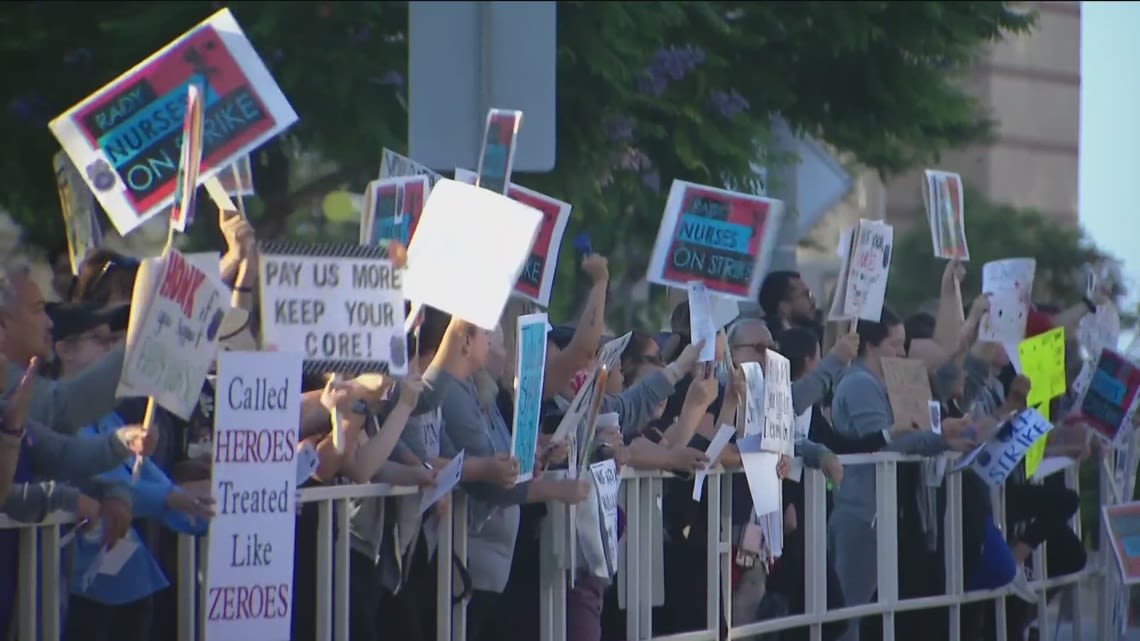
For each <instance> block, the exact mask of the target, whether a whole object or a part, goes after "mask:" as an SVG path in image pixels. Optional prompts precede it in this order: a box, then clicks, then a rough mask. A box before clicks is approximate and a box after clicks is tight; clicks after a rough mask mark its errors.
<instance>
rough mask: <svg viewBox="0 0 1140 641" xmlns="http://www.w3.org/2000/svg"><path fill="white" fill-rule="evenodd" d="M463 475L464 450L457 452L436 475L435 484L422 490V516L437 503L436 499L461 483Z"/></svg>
mask: <svg viewBox="0 0 1140 641" xmlns="http://www.w3.org/2000/svg"><path fill="white" fill-rule="evenodd" d="M462 476H463V450H460V452H459V454H456V455H455V457H453V458H452V459H451V460H450V461H448V462H447V465H445V466H444V468H443V469H442V470H440V471H439V473H438V474H436V476H435V485H432V486H431V487H428V488H424V490H423V491H422V492H420V516H423V513H424V512H427V509H428V508H429V507H431V506H433V505H435V503H436V501H438V500H440V499H441V498H443V497H444V496H446V495H447V494H448V493H449V492H451V490H452V489H453V488H454V487H455V486H456V485H458V484H459V479H460V477H462Z"/></svg>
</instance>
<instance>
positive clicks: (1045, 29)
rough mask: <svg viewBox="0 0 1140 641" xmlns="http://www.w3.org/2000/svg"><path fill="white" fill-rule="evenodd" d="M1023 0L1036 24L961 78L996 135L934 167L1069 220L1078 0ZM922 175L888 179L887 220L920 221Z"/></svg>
mask: <svg viewBox="0 0 1140 641" xmlns="http://www.w3.org/2000/svg"><path fill="white" fill-rule="evenodd" d="M1025 4H1026V5H1028V7H1029V8H1032V9H1033V10H1035V11H1037V13H1038V24H1037V28H1036V29H1035V30H1034V31H1033V33H1032V34H1030V35H1028V36H1024V37H1018V38H1010V39H1007V40H1006V41H1004V42H1002V43H999V44H996V45H994V46H993V47H991V49H990V50H989V51H988V52H987V53H986V55H985V56H984V57H983V58H982V59H981V60H980V61H979V62H978V64H977V65H976V66H975V67H974V69H972V70H971V73H970V76H969V78H968V79H967V81H966V83H967V86H968V87H969V88H970V89H971V91H972V93H973V94H974V95H975V96H976V97H977V98H978V101H979V102H980V103H981V107H982V109H984V110H986V111H987V112H988V113H989V114H990V117H991V118H993V119H994V120H996V121H997V122H998V127H997V131H996V139H995V141H994V142H993V143H992V144H989V145H977V146H974V147H971V148H967V149H965V150H961V151H956V152H950V153H947V154H944V155H943V158H942V162H941V164H940V165H939V166H938V168H939V169H945V170H948V171H956V172H958V173H959V174H961V175H962V179H963V181H965V182H966V184H967V185H969V186H970V187H971V188H973V189H975V190H977V191H978V192H980V193H982V194H983V195H985V196H986V197H987V198H989V199H990V200H991V201H993V202H997V203H1003V204H1009V205H1014V206H1017V207H1025V208H1032V209H1036V210H1038V211H1040V212H1041V213H1042V214H1044V215H1046V216H1049V217H1050V218H1052V219H1054V220H1056V221H1058V222H1061V223H1065V224H1069V225H1075V224H1077V202H1078V201H1077V184H1078V183H1077V180H1078V179H1077V166H1078V156H1079V153H1080V87H1081V73H1080V70H1081V8H1080V3H1079V2H1031V3H1025ZM921 174H922V168H919V169H917V170H914V171H911V172H908V173H906V174H903V175H901V176H898V177H896V178H894V179H892V180H891V181H890V183H889V184H888V185H887V207H886V213H887V219H888V220H889V221H890V222H891V223H892V224H895V225H907V224H914V223H915V222H922V221H923V217H922V197H921V184H922V183H921ZM966 218H967V221H968V220H969V203H966Z"/></svg>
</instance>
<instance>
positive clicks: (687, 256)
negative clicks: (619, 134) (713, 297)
mask: <svg viewBox="0 0 1140 641" xmlns="http://www.w3.org/2000/svg"><path fill="white" fill-rule="evenodd" d="M783 214H784V203H783V202H781V201H779V200H774V199H772V198H764V197H762V196H753V195H751V194H741V193H737V192H732V191H728V190H726V189H717V188H715V187H706V186H704V185H697V184H694V183H690V182H685V181H682V180H674V181H673V186H672V187H671V188H670V189H669V199H668V200H667V201H666V203H665V213H664V214H663V216H662V218H661V226H660V228H658V230H657V241H656V242H655V243H654V245H653V256H652V257H651V258H650V260H649V274H648V276H647V278H648V279H649V282H651V283H658V284H660V285H666V286H668V287H678V288H684V287H685V284H686V283H688V282H689V281H693V280H699V281H702V282H703V283H704V284H705V285H706V286H707V287H708V288H709V291H710V292H713V293H716V294H723V295H725V296H731V297H733V298H736V299H740V300H746V301H755V300H756V296H757V294H758V293H759V290H760V281H761V280H763V278H764V274H765V272H766V271H767V269H768V263H769V262H771V258H772V250H773V249H774V248H775V246H776V241H777V237H778V236H779V233H780V220H781V219H782V217H783Z"/></svg>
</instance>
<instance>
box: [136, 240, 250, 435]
mask: <svg viewBox="0 0 1140 641" xmlns="http://www.w3.org/2000/svg"><path fill="white" fill-rule="evenodd" d="M214 261H215V264H216V262H217V255H216V254H214ZM229 300H230V296H229V292H228V291H225V290H224V288H223V287H222V286H221V285H220V283H218V282H217V281H216V279H215V278H210V277H208V275H207V273H206V272H205V271H204V270H202V269H201V268H199V267H198V266H196V265H195V264H194V263H192V262H191V261H190V260H188V259H187V258H186V257H185V256H183V255H182V254H180V253H179V252H178V251H176V250H169V251H168V252H167V253H166V254H164V255H163V256H160V257H158V258H148V259H147V260H144V261H143V262H142V264H141V265H140V267H139V274H138V277H136V278H135V286H134V291H133V293H132V294H131V303H132V304H131V318H130V323H129V325H128V327H127V352H126V356H125V357H124V358H123V372H122V376H121V377H120V380H119V387H118V389H117V390H116V392H115V395H116V396H117V397H120V398H124V397H126V398H131V397H143V396H149V397H151V398H153V399H154V400H155V402H157V403H158V404H159V405H160V406H162V407H163V408H165V409H167V410H169V411H170V412H171V413H173V414H174V415H176V416H178V417H179V418H181V419H183V420H190V415H191V414H192V413H193V411H194V407H195V406H197V405H198V397H199V395H200V393H201V391H202V383H203V382H204V381H205V380H206V372H207V371H209V368H210V365H211V364H212V363H213V361H214V355H215V354H216V353H217V349H218V333H219V328H220V327H221V324H222V318H223V317H224V316H225V314H226V311H228V309H229V306H230V304H229Z"/></svg>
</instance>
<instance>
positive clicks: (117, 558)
mask: <svg viewBox="0 0 1140 641" xmlns="http://www.w3.org/2000/svg"><path fill="white" fill-rule="evenodd" d="M138 549H139V544H138V542H137V541H132V540H130V539H129V538H124V539H119V541H118V542H117V543H115V545H114V546H113V547H112V548H111V549H110V550H107V551H106V552H104V553H103V555H102V558H101V561H100V563H99V564H98V568H99V569H97V570H96V572H97V573H98V574H106V575H109V576H115V575H117V574H118V573H119V572H121V571H122V570H123V566H124V565H126V564H127V561H130V560H131V557H132V556H134V554H135V551H136V550H138Z"/></svg>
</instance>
